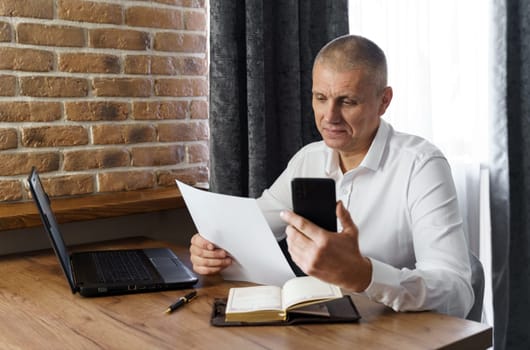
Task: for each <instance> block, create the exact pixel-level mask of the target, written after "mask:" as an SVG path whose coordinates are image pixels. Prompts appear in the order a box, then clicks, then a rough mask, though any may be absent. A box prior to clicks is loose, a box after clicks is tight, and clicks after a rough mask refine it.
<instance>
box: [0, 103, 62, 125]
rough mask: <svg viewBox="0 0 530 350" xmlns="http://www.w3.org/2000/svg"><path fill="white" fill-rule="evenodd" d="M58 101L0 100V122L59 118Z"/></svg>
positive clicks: (38, 120) (45, 120) (59, 105)
mask: <svg viewBox="0 0 530 350" xmlns="http://www.w3.org/2000/svg"><path fill="white" fill-rule="evenodd" d="M61 113H62V112H61V103H60V102H27V101H15V102H0V121H1V122H49V121H55V120H58V119H60V118H61V115H62V114H61Z"/></svg>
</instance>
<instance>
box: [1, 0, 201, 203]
mask: <svg viewBox="0 0 530 350" xmlns="http://www.w3.org/2000/svg"><path fill="white" fill-rule="evenodd" d="M206 1H207V0H151V1H141V0H121V1H118V0H92V1H88V0H87V1H85V0H1V1H0V201H21V200H27V199H28V198H29V195H28V192H27V189H26V188H25V184H24V180H25V178H26V177H27V175H28V173H29V171H30V169H31V167H32V166H36V167H37V169H38V170H39V171H40V173H41V177H42V179H43V182H44V184H45V187H46V189H47V190H48V191H49V193H50V195H52V196H72V195H80V194H91V193H97V192H109V191H127V190H136V189H146V188H156V187H160V186H174V179H176V178H179V179H181V180H183V181H185V182H188V183H196V182H205V181H207V180H208V168H207V162H208V120H207V118H208V105H207V94H208V76H207V74H208V67H207V46H208V45H207V9H206Z"/></svg>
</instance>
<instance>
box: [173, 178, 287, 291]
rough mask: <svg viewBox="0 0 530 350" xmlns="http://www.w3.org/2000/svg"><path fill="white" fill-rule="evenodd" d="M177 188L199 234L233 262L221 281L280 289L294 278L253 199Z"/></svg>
mask: <svg viewBox="0 0 530 350" xmlns="http://www.w3.org/2000/svg"><path fill="white" fill-rule="evenodd" d="M177 185H178V188H179V190H180V192H181V193H182V196H183V198H184V202H186V206H187V208H188V210H189V212H190V214H191V217H192V219H193V222H194V223H195V226H196V227H197V230H198V231H199V232H200V234H201V235H202V236H203V237H204V238H206V239H207V240H209V241H210V242H212V243H214V244H215V245H216V246H218V247H220V248H223V249H224V250H226V251H227V252H228V253H229V254H230V256H232V258H233V259H234V262H233V264H232V266H230V267H228V268H227V269H225V270H224V271H223V273H222V275H223V278H225V279H227V280H236V281H248V282H253V283H259V284H269V285H275V286H281V285H283V284H284V283H285V282H286V281H287V280H289V279H291V278H293V277H295V275H294V273H293V271H292V270H291V267H290V266H289V263H288V262H287V260H286V259H285V256H284V255H283V253H282V251H281V249H280V246H279V245H278V242H277V241H276V238H275V237H274V234H273V233H272V231H271V229H270V228H269V225H268V224H267V221H266V220H265V217H264V216H263V214H262V212H261V210H260V209H259V207H258V204H257V202H256V200H255V199H253V198H243V197H235V196H228V195H223V194H218V193H212V192H208V191H203V190H199V189H196V188H193V187H191V186H188V185H186V184H184V183H182V182H180V181H178V180H177Z"/></svg>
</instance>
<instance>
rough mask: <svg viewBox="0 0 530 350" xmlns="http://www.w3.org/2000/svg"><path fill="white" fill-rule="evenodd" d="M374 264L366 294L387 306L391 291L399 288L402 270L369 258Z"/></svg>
mask: <svg viewBox="0 0 530 350" xmlns="http://www.w3.org/2000/svg"><path fill="white" fill-rule="evenodd" d="M369 259H370V261H371V263H372V280H371V281H370V284H369V285H368V288H366V289H365V291H364V292H365V294H366V295H367V296H368V297H369V298H370V299H372V300H374V301H378V302H380V303H383V304H387V305H388V302H389V300H387V299H389V294H391V293H389V289H390V290H392V289H394V288H395V287H399V285H400V280H399V273H400V270H399V269H396V268H395V267H393V266H391V265H388V264H385V263H383V262H381V261H378V260H375V259H372V258H369Z"/></svg>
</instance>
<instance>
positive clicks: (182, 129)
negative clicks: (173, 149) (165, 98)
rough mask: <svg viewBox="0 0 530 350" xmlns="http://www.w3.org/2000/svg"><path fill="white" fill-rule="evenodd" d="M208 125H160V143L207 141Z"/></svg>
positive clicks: (199, 123) (200, 123)
mask: <svg viewBox="0 0 530 350" xmlns="http://www.w3.org/2000/svg"><path fill="white" fill-rule="evenodd" d="M208 133H209V129H208V123H207V122H202V121H200V122H195V123H164V124H159V125H158V141H160V142H179V141H205V140H207V139H208Z"/></svg>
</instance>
